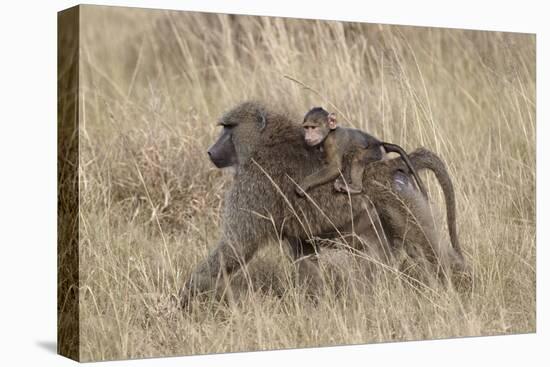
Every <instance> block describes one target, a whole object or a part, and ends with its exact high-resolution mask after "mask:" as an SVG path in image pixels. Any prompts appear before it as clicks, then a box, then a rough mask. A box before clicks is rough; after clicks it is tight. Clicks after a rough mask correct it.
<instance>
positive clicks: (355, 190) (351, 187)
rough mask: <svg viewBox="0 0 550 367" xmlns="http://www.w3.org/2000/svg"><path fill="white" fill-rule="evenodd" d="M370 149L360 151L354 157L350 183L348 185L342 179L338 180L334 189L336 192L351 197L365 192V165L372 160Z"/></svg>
mask: <svg viewBox="0 0 550 367" xmlns="http://www.w3.org/2000/svg"><path fill="white" fill-rule="evenodd" d="M369 157H370V151H369V149H360V150H358V151H357V152H355V154H354V155H353V158H352V160H351V162H350V182H348V185H346V184H345V183H344V182H343V180H342V179H341V178H339V179H338V180H336V182H335V183H334V188H335V189H336V191H339V192H344V193H349V194H351V195H354V194H360V193H361V192H362V191H363V173H364V172H365V164H367V163H368V162H369V161H370V159H369Z"/></svg>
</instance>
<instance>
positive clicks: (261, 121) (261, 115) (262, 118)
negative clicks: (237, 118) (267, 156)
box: [258, 109, 267, 131]
mask: <svg viewBox="0 0 550 367" xmlns="http://www.w3.org/2000/svg"><path fill="white" fill-rule="evenodd" d="M266 125H267V119H266V113H265V111H264V110H263V109H260V110H259V111H258V126H259V128H260V131H262V130H263V129H265V127H266Z"/></svg>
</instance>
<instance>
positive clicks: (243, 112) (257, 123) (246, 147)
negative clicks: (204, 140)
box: [208, 102, 267, 168]
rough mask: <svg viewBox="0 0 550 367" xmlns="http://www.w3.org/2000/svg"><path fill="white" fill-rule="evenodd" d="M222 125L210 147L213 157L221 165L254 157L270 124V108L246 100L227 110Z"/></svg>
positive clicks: (209, 153) (233, 164)
mask: <svg viewBox="0 0 550 367" xmlns="http://www.w3.org/2000/svg"><path fill="white" fill-rule="evenodd" d="M218 125H220V126H221V127H222V131H221V134H220V137H219V138H218V140H217V141H216V142H215V143H214V144H213V145H212V146H211V147H210V148H209V149H208V156H209V157H210V160H211V161H212V162H213V163H214V164H215V165H216V167H218V168H225V167H231V166H235V165H238V164H243V163H245V162H246V161H247V160H248V159H250V157H251V154H252V153H253V152H254V151H255V149H256V147H257V146H258V145H259V142H260V135H261V134H262V132H263V130H264V129H265V127H266V125H267V117H266V111H265V109H264V107H263V106H262V105H260V104H259V103H256V102H244V103H242V104H240V105H238V106H237V107H235V108H233V109H232V110H230V111H229V112H227V113H225V114H224V115H223V116H222V117H221V118H220V120H219V121H218Z"/></svg>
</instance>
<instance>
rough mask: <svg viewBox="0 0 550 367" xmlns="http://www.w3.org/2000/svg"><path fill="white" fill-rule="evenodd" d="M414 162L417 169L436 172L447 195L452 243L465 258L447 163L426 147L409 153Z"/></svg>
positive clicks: (461, 257) (446, 204) (448, 224)
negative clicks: (460, 241)
mask: <svg viewBox="0 0 550 367" xmlns="http://www.w3.org/2000/svg"><path fill="white" fill-rule="evenodd" d="M409 158H410V160H411V162H412V164H413V165H414V166H415V168H416V169H417V170H422V169H429V170H430V171H432V172H433V173H434V174H435V177H436V178H437V181H438V182H439V185H441V188H442V189H443V195H444V196H445V206H446V207H447V226H448V228H449V236H450V237H451V244H452V246H453V248H454V249H455V251H456V252H457V255H458V256H459V257H460V259H461V260H464V256H463V255H462V249H461V247H460V243H459V242H458V233H457V229H456V200H455V192H454V188H453V183H452V181H451V177H450V176H449V172H448V171H447V167H446V166H445V163H443V161H442V160H441V158H439V157H438V156H437V155H436V154H435V153H433V152H431V151H429V150H428V149H425V148H419V149H416V150H415V151H414V152H412V153H411V154H409Z"/></svg>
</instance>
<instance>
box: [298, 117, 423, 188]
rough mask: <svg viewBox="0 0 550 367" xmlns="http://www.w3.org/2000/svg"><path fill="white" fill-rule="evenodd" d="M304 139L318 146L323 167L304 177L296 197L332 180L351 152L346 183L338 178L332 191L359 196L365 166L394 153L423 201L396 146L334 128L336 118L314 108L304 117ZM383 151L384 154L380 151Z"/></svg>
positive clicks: (417, 178)
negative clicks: (346, 155)
mask: <svg viewBox="0 0 550 367" xmlns="http://www.w3.org/2000/svg"><path fill="white" fill-rule="evenodd" d="M302 127H303V129H304V139H305V142H306V144H307V145H309V146H310V147H316V146H320V147H321V148H322V149H323V151H324V153H325V161H326V166H325V167H323V168H322V169H321V170H319V171H317V172H315V173H313V174H311V175H309V176H307V177H306V178H305V179H304V180H303V181H302V182H301V183H300V185H299V186H300V187H297V188H296V193H297V194H298V195H299V196H303V195H305V192H306V191H308V190H309V189H311V188H314V187H316V186H319V185H322V184H324V183H327V182H329V181H332V180H335V179H336V178H338V176H339V175H340V172H341V170H342V166H343V159H344V155H345V154H346V153H347V152H350V151H351V152H352V160H351V167H350V181H351V182H349V183H348V185H346V183H345V182H344V181H343V180H342V178H339V179H337V180H336V181H335V183H334V188H335V189H336V191H339V192H345V193H349V194H359V193H361V192H362V191H363V173H364V171H365V166H366V165H367V164H369V163H371V162H376V161H379V160H381V159H382V158H383V157H384V154H385V151H386V152H395V153H398V154H399V155H400V156H401V158H403V160H404V161H405V163H406V164H407V167H408V169H409V171H410V172H411V173H412V174H413V176H414V178H415V180H416V184H417V185H418V188H419V189H420V191H421V192H422V194H424V196H425V197H426V196H427V195H426V190H425V188H424V184H423V183H422V180H421V179H420V177H418V174H417V172H416V170H415V168H414V167H413V165H412V164H411V162H410V160H409V157H408V156H407V153H406V152H405V151H404V150H403V149H402V148H401V147H400V146H398V145H395V144H390V143H385V142H382V141H380V140H378V139H376V138H375V137H374V136H372V135H369V134H367V133H365V132H363V131H361V130H357V129H350V128H345V127H340V126H338V123H337V122H336V115H335V114H334V113H332V112H331V113H329V112H328V111H326V110H325V109H323V108H322V107H314V108H312V109H311V110H310V111H308V113H306V115H305V117H304V121H303V123H302ZM384 150H385V151H384Z"/></svg>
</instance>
